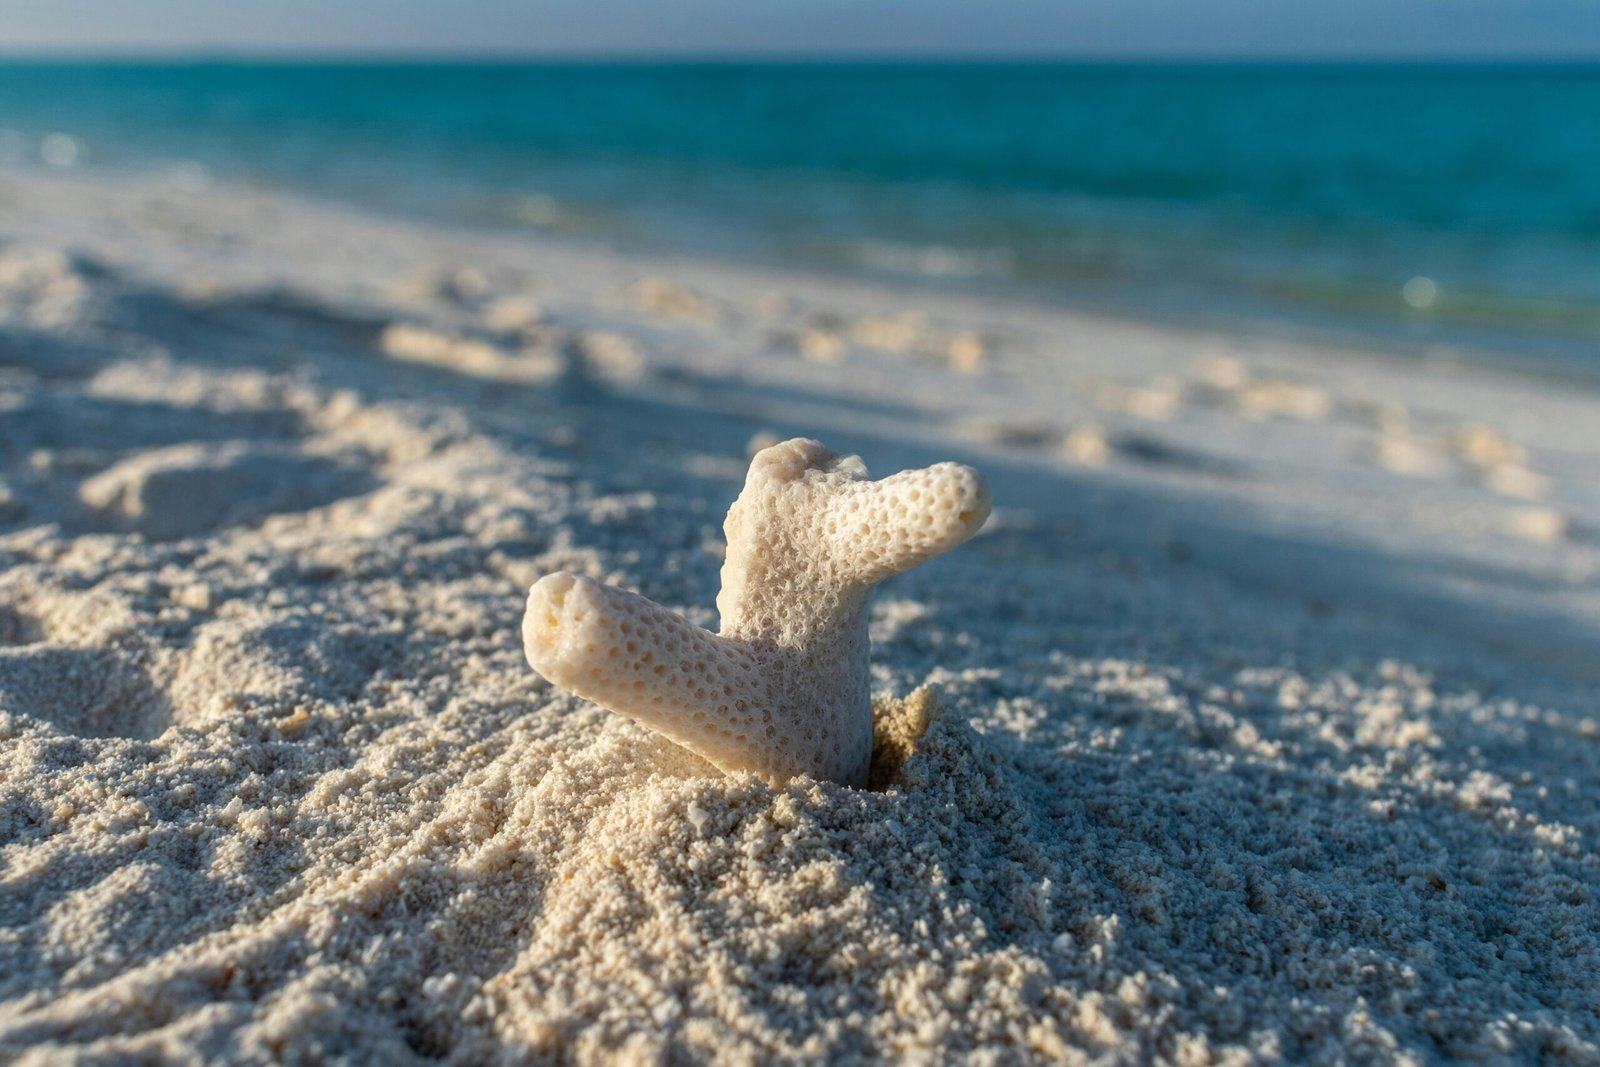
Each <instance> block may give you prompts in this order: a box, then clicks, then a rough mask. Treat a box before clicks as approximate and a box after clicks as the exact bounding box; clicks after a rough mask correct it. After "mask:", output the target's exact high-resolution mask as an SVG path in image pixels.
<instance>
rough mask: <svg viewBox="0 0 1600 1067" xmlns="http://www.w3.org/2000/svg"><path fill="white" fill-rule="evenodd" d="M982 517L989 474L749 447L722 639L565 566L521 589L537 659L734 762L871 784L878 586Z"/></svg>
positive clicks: (538, 665) (773, 772)
mask: <svg viewBox="0 0 1600 1067" xmlns="http://www.w3.org/2000/svg"><path fill="white" fill-rule="evenodd" d="M988 514H989V491H988V488H987V487H986V486H985V485H984V482H983V478H982V477H981V476H980V475H979V474H978V472H977V471H975V470H973V469H972V468H970V467H965V466H962V465H961V464H959V463H939V464H936V465H934V466H932V467H925V468H922V469H920V470H909V471H902V472H901V473H899V474H896V475H894V476H892V477H889V478H885V479H883V480H881V481H872V480H870V479H869V478H868V476H867V469H866V467H865V466H864V465H863V464H862V462H861V460H860V459H859V458H857V457H855V456H840V455H837V454H835V453H833V452H830V451H829V450H828V449H826V448H824V447H823V446H822V445H820V444H819V443H817V442H816V441H811V440H807V439H804V438H796V439H794V440H791V441H785V442H783V443H781V444H777V445H773V446H772V447H770V448H765V449H763V450H761V451H760V452H759V453H757V454H756V456H755V458H754V459H753V460H752V461H751V464H750V472H749V475H748V476H747V477H746V479H745V485H744V490H743V492H741V493H740V494H739V498H738V499H737V500H735V501H734V502H733V506H732V507H731V508H729V509H728V517H727V521H726V522H725V524H724V531H725V533H726V534H727V538H728V553H727V559H726V562H725V563H724V564H723V567H722V591H721V593H719V594H718V596H717V610H718V612H719V613H720V614H721V617H722V630H721V632H720V633H717V634H713V633H711V632H710V631H708V630H704V629H701V628H700V627H698V626H696V625H694V624H693V623H691V622H689V621H688V620H686V619H684V618H682V617H681V616H679V615H677V614H675V613H674V612H671V611H668V610H667V609H666V608H663V607H661V606H659V605H657V604H654V603H652V602H651V601H649V600H646V599H645V598H644V597H641V596H637V595H635V594H633V593H629V592H625V591H623V590H621V589H617V588H614V587H612V586H606V585H602V584H600V583H599V582H596V581H594V580H592V579H590V578H584V577H580V576H578V575H575V574H568V573H564V572H563V573H559V574H551V575H548V576H546V577H544V578H541V579H540V580H539V581H538V582H536V583H534V586H533V588H532V589H531V590H529V593H528V610H527V614H526V615H525V616H524V618H523V623H522V638H523V644H524V647H525V649H526V651H527V655H528V662H529V664H531V665H532V667H533V669H534V670H536V671H538V672H539V673H540V674H542V675H544V677H546V678H548V679H549V680H550V681H552V682H554V683H555V684H556V685H559V686H562V687H563V688H566V689H570V690H571V691H573V692H574V693H577V694H578V695H579V696H581V697H584V698H585V699H587V700H592V701H594V702H595V703H597V704H600V705H601V706H603V707H606V708H609V709H610V710H612V711H615V712H617V713H618V714H620V715H625V716H627V717H628V718H630V719H632V720H634V721H635V722H639V723H642V724H644V725H645V726H648V727H650V728H651V729H653V730H655V731H657V732H658V733H661V734H663V735H664V736H666V737H668V738H670V739H671V740H672V741H674V742H676V743H677V744H679V745H682V746H683V747H684V748H687V749H689V750H690V751H693V752H695V753H698V754H699V755H700V756H703V757H704V758H705V759H707V760H709V761H710V762H711V763H713V764H715V765H716V766H717V767H719V768H721V769H722V770H724V771H729V772H738V771H749V772H753V773H755V774H758V775H760V776H761V777H762V778H765V779H766V780H767V781H769V782H772V783H774V784H780V783H782V782H784V781H787V780H788V779H789V778H791V777H794V776H797V775H811V776H812V777H815V778H819V779H828V780H831V781H836V782H843V783H845V784H848V785H854V786H860V785H864V784H865V783H866V780H867V768H868V764H869V763H870V761H871V756H872V699H871V692H870V687H869V678H868V670H867V667H868V662H867V661H868V650H869V649H868V646H869V642H868V638H867V601H868V599H869V598H870V597H871V595H872V590H873V587H874V586H876V585H877V584H878V583H879V582H881V581H883V580H884V579H885V578H888V577H890V576H892V575H895V574H899V573H901V572H902V571H906V570H909V569H910V568H912V567H915V566H916V565H917V564H919V563H923V562H925V561H927V560H929V559H932V558H933V557H934V556H937V555H939V554H940V553H942V552H947V551H949V550H950V549H952V548H954V547H956V546H957V545H959V544H961V543H962V542H963V541H966V540H967V539H968V538H970V537H971V536H972V535H973V534H975V533H976V532H977V531H978V528H979V527H980V526H982V525H983V521H984V519H985V518H986V517H987V516H988Z"/></svg>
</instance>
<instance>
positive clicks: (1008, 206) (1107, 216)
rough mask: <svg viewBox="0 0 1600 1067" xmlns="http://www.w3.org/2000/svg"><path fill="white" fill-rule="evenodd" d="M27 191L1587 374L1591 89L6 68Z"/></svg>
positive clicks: (1218, 66) (1426, 69) (1466, 77)
mask: <svg viewBox="0 0 1600 1067" xmlns="http://www.w3.org/2000/svg"><path fill="white" fill-rule="evenodd" d="M34 167H38V168H74V169H80V170H83V171H95V172H105V171H140V172H148V171H172V172H173V173H174V174H176V175H178V176H180V177H182V178H184V180H186V181H192V182H213V181H228V182H246V183H251V184H253V185H257V186H266V187H272V188H279V189H285V190H290V191H293V192H296V193H300V194H309V195H313V196H317V197H324V198H333V199H336V200H341V201H347V202H350V203H352V204H356V205H359V206H360V207H361V208H362V209H363V210H369V211H380V212H395V213H401V214H407V215H425V216H428V217H432V218H439V219H446V220H449V221H451V222H454V223H458V224H461V225H466V226H474V227H486V228H492V229H494V230H497V231H500V232H508V233H522V234H525V235H526V237H527V239H528V240H529V241H530V242H535V241H540V240H551V239H561V240H569V241H570V240H577V241H585V242H598V243H603V244H606V245H611V246H615V247H618V248H624V249H649V250H652V251H663V250H665V251H669V252H673V253H682V254H685V255H692V256H703V257H718V258H723V259H733V260H737V261H749V262H754V263H765V264H771V263H776V264H782V265H784V266H787V267H791V268H797V269H803V270H809V271H819V272H826V273H829V274H834V275H840V276H847V277H851V276H854V277H861V278H870V279H892V280H896V281H900V282H912V283H915V284H917V285H924V286H928V287H932V288H938V289H953V290H959V291H962V292H966V293H976V294H978V295H980V296H992V297H994V298H996V299H1007V300H1026V301H1040V302H1048V303H1052V304H1061V305H1067V306H1072V307H1078V308H1084V309H1089V310H1093V311H1096V312H1103V313H1108V314H1114V315H1118V316H1136V317H1146V318H1152V319H1160V320H1163V321H1175V322H1181V323H1192V324H1196V325H1201V326H1205V327H1208V328H1209V327H1216V328H1227V329H1247V330H1250V329H1253V330H1260V331H1263V332H1266V333H1278V332H1283V331H1292V332H1295V333H1302V334H1313V335H1317V336H1326V337H1331V338H1338V339H1346V340H1357V341H1361V342H1363V343H1367V344H1373V345H1376V346H1378V347H1381V348H1384V349H1386V350H1392V351H1394V352H1396V353H1399V354H1404V353H1427V352H1433V351H1437V350H1441V349H1444V350H1465V351H1472V352H1480V353H1485V354H1490V355H1494V356H1500V357H1506V358H1510V359H1514V360H1519V361H1523V362H1524V363H1526V364H1527V365H1529V366H1546V367H1562V368H1570V369H1585V368H1587V369H1600V64H1592V63H1591V64H1582V63H1569V64H1554V63H1547V64H1537V63H1513V64H1493V65H1482V64H1471V63H1433V64H1404V63H1381V64H1371V63H1367V64H1359V63H1315V64H1306V63H1301V64H1266V63H1249V64H1239V63H1166V62H1161V63H1156V62H1137V63H1135V62H1129V63H1102V62H1093V63H1088V62H1049V63H1045V62H1037V63H1036V62H1028V63H973V62H850V63H835V62H814V63H801V62H786V63H745V62H672V63H644V62H587V63H571V62H560V63H556V62H492V63H489V62H431V61H430V62H330V61H293V62H278V61H272V62H267V61H255V60H250V61H245V60H236V61H235V60H230V61H206V62H194V61H176V60H169V61H159V62H156V61H138V62H134V61H105V60H96V61H87V60H63V59H51V60H19V59H8V60H3V61H0V172H3V170H4V169H5V168H34Z"/></svg>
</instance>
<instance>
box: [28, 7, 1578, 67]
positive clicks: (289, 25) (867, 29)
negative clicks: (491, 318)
mask: <svg viewBox="0 0 1600 1067" xmlns="http://www.w3.org/2000/svg"><path fill="white" fill-rule="evenodd" d="M0 52H4V53H12V54H15V53H21V52H79V53H82V52H93V53H102V52H117V53H127V52H135V53H149V52H157V53H174V52H181V53H195V52H220V53H237V52H247V53H272V54H283V53H308V52H310V53H339V54H409V53H434V54H438V53H449V54H459V55H480V54H486V53H501V54H504V53H512V54H526V55H534V56H590V55H593V56H601V55H621V56H626V55H657V56H696V55H704V56H770V57H781V56H807V57H811V56H862V55H900V56H919V55H922V56H929V55H935V56H951V55H954V56H990V57H1006V56H1066V57H1073V56H1081V57H1119V56H1130V57H1133V56H1149V57H1161V56H1168V57H1171V56H1200V57H1212V56H1215V57H1230V56H1231V57H1323V58H1328V57H1413V56H1416V57H1428V56H1434V57H1475V56H1483V57H1496V56H1499V57H1527V56H1560V57H1568V58H1585V59H1600V0H272V2H268V0H0Z"/></svg>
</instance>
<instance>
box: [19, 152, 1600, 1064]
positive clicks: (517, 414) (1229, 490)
mask: <svg viewBox="0 0 1600 1067" xmlns="http://www.w3.org/2000/svg"><path fill="white" fill-rule="evenodd" d="M1597 425H1600V394H1597V393H1596V392H1594V391H1593V390H1592V389H1591V388H1589V387H1586V386H1583V385H1580V384H1576V383H1573V382H1564V381H1557V380H1553V379H1541V378H1537V377H1534V376H1531V375H1527V374H1520V373H1514V372H1512V371H1509V370H1505V369H1501V368H1496V367H1492V366H1487V365H1480V364H1478V363H1476V362H1474V361H1472V360H1470V359H1465V358H1461V357H1458V356H1455V355H1453V354H1451V353H1443V352H1435V353H1423V354H1421V355H1417V354H1410V355H1395V354H1388V355H1384V354H1375V353H1363V352H1356V351H1347V350H1342V349H1339V348H1338V347H1336V346H1332V345H1327V344H1314V343H1311V342H1307V341H1300V340H1294V339H1289V338H1281V339H1279V338H1271V337H1254V338H1242V337H1233V336H1230V335H1228V334H1226V333H1223V332H1217V331H1207V330H1201V329H1195V328H1181V329H1180V328H1176V327H1166V326H1159V325H1141V324H1131V323H1122V322H1117V321H1112V320H1108V319H1098V318H1095V317H1092V316H1089V315H1084V314H1081V313H1073V312H1067V311H1057V310H1047V309H1040V308H1033V307H1026V306H1022V305H1014V304H1008V303H1004V302H1000V301H991V302H983V301H979V300H976V299H969V298H962V297H952V296H948V295H941V294H937V293H932V292H927V291H919V290H915V289H904V290H901V289H895V288H893V287H889V286H880V285H868V284H864V283H858V282H846V281H841V280H829V279H820V278H812V277H802V276H797V275H788V274H785V273H783V272H781V271H777V270H772V269H765V268H755V267H750V266H735V265H718V264H714V263H698V262H688V261H679V260H674V259H671V258H667V257H649V256H640V255H624V254H620V253H614V252H607V251H604V250H601V249H596V248H585V247H581V246H576V245H573V246H568V245H563V244H560V243H556V242H543V241H540V240H536V239H533V238H529V237H527V236H519V237H515V238H513V237H509V236H504V235H495V234H487V233H472V232H466V231H459V230H452V229H448V228H444V227H436V226H430V225H427V224H424V223H421V222H403V221H395V220H392V219H384V218H377V217H368V216H365V215H362V214H359V213H358V212H356V211H354V210H350V209H343V208H337V207H331V206H327V205H319V204H314V203H308V202H303V201H298V200H294V199H292V198H289V197H287V196H284V195H280V194H277V193H273V192H266V191H260V190H252V189H244V188H235V187H227V186H214V187H210V188H205V189H197V188H194V187H193V185H192V183H189V184H172V183H169V182H166V181H164V180H162V179H161V178H159V177H151V178H125V179H119V180H111V179H97V178H91V177H70V176H48V177H47V176H42V175H38V174H31V173H21V172H12V173H7V174H5V175H4V176H3V177H0V462H3V467H0V1055H3V1056H4V1057H5V1058H7V1059H10V1060H11V1061H13V1062H16V1063H20V1064H30V1065H37V1064H51V1063H59V1062H74V1063H80V1062H81V1063H123V1062H149V1061H153V1060H161V1061H173V1062H184V1061H195V1062H198V1061H202V1060H209V1061H219V1060H221V1061H229V1062H285V1061H287V1062H349V1063H394V1064H403V1063H413V1062H428V1061H433V1060H440V1059H443V1060H450V1061H453V1062H459V1063H492V1062H513V1063H514V1062H545V1061H563V1062H569V1061H570V1062H577V1063H614V1062H650V1063H654V1062H667V1061H670V1062H679V1061H697V1060H709V1061H715V1062H721V1063H734V1064H737V1063H752V1064H753V1063H766V1062H779V1061H805V1062H812V1061H815V1060H818V1059H821V1058H825V1057H826V1058H837V1059H841V1060H855V1059H876V1058H883V1059H892V1060H895V1061H897V1062H908V1063H942V1062H949V1061H952V1060H966V1061H970V1062H976V1063H1008V1062H1015V1061H1018V1060H1022V1059H1038V1060H1059V1061H1062V1062H1146V1061H1151V1060H1158V1061H1164V1062H1174V1063H1182V1064H1204V1063H1211V1062H1222V1063H1243V1062H1252V1061H1255V1060H1287V1061H1294V1062H1342V1061H1361V1062H1430V1061H1437V1060H1441V1059H1447V1058H1457V1057H1465V1058H1477V1059H1481V1060H1488V1061H1499V1060H1504V1059H1520V1060H1535V1059H1538V1060H1544V1061H1548V1062H1572V1063H1589V1064H1593V1063H1600V1014H1597V1009H1596V1001H1595V996H1596V993H1595V991H1596V990H1597V989H1600V853H1597V851H1596V841H1597V839H1600V784H1597V781H1596V774H1597V771H1596V768H1597V767H1600V433H1597V432H1596V426H1597ZM796 435H804V436H810V437H816V438H819V439H821V440H822V441H824V442H825V443H827V444H828V445H829V446H830V447H833V448H835V449H837V450H845V451H853V452H859V453H860V454H861V455H862V457H863V458H864V459H865V460H866V462H867V464H868V465H869V466H870V467H871V468H872V470H873V472H874V473H875V474H878V475H882V474H887V473H890V472H892V471H894V470H898V469H900V468H903V467H907V466H912V465H921V464H924V463H928V462H934V461H938V460H944V459H954V460H960V461H962V462H966V463H970V464H972V465H974V466H976V467H978V468H979V469H981V470H982V471H984V473H985V474H986V475H987V477H988V479H989V483H990V486H991V488H992V490H993V494H994V500H995V512H994V515H993V517H992V518H991V520H990V522H989V525H988V526H987V527H986V528H985V530H984V531H983V532H982V533H980V534H979V536H978V537H977V538H976V539H975V540H973V541H972V542H971V543H970V544H967V545H966V546H964V547H962V548H960V549H959V550H957V551H955V552H953V553H952V554H950V555H949V556H947V557H944V558H942V559H939V560H937V561H935V562H933V563H931V564H929V565H927V566H925V567H921V568H919V569H917V570H915V571H912V572H911V573H909V574H907V575H904V576H902V577H900V578H897V579H894V580H893V581H891V582H890V583H888V584H887V585H886V586H885V588H884V589H883V590H882V591H881V592H880V594H879V598H878V601H877V603H876V606H875V609H874V612H873V617H872V632H873V638H874V663H873V672H874V677H873V684H874V690H875V691H876V692H877V693H878V694H879V696H880V699H881V701H882V709H881V710H882V712H883V722H882V723H881V726H882V730H881V732H882V734H883V735H884V736H883V739H882V744H881V746H880V747H881V751H880V752H879V767H878V772H879V773H878V775H877V777H878V782H877V785H878V786H879V788H877V789H873V790H853V789H849V788H845V787H842V786H837V785H832V784H826V783H817V782H813V781H809V780H799V781H795V782H793V783H791V784H790V785H789V786H788V787H787V788H784V789H782V790H774V789H772V788H769V787H768V786H767V785H764V784H763V783H761V782H760V781H759V780H756V779H754V778H751V777H726V776H722V775H720V774H718V773H717V772H715V771H714V770H712V769H710V768H709V767H708V766H707V765H706V764H703V763H701V762H699V761H698V760H697V759H696V758H695V757H692V756H689V755H688V754H686V753H684V752H682V751H681V750H677V749H674V748H672V747H671V746H669V745H667V744H666V743H665V742H662V741H659V740H657V739H656V738H655V737H654V736H653V735H651V734H650V733H649V732H647V731H645V730H643V729H641V728H640V727H638V726H635V725H633V724H631V723H629V722H626V721H624V720H622V719H621V718H619V717H617V716H614V715H611V714H609V713H606V712H604V711H601V710H600V709H598V708H596V707H594V706H592V705H589V704H586V703H584V702H583V701H581V700H578V699H576V698H573V697H570V696H568V695H565V694H563V693H561V692H558V691H555V690H553V689H552V688H551V687H550V686H549V685H547V684H546V683H545V682H544V681H542V680H541V679H540V678H538V677H537V676H536V675H534V674H533V673H532V672H531V671H530V670H529V669H528V667H527V665H526V663H525V661H524V658H523V652H522V649H521V647H520V643H519V636H518V625H519V620H520V616H521V611H522V606H523V597H524V595H525V591H526V589H527V587H528V586H529V584H530V583H532V582H533V581H534V580H536V579H537V578H539V577H540V576H542V575H544V574H547V573H549V572H551V571H555V570H562V569H565V570H572V571H576V572H579V573H583V574H587V575H591V576H593V577H596V578H601V579H604V580H606V581H610V582H615V583H619V584H622V585H624V586H627V587H629V588H632V589H635V590H637V591H639V592H641V593H643V594H645V595H647V596H649V597H651V598H652V599H654V600H656V601H658V602H660V603H663V604H666V605H669V606H671V607H673V608H674V609H676V610H679V611H682V612H683V613H685V614H686V615H687V616H689V617H690V618H691V619H693V620H694V621H696V622H698V623H700V624H703V625H707V626H711V627H714V626H715V624H716V620H715V615H714V612H713V610H712V604H713V601H714V598H715V594H716V587H717V571H718V567H719V566H720V562H721V557H720V552H721V548H722V543H721V529H720V526H721V520H722V516H723V513H724V511H725V509H726V507H727V505H728V503H729V502H730V501H731V500H732V499H733V497H734V495H735V494H736V493H737V491H738V487H739V485H740V483H741V481H742V478H743V474H744V468H745V464H746V462H747V458H748V456H749V454H750V452H751V451H752V450H753V449H754V448H755V447H758V446H759V445H760V444H762V443H764V442H771V441H774V440H777V439H781V438H784V437H789V436H796ZM922 687H928V688H922ZM908 694H914V695H913V696H911V698H910V699H909V700H904V701H901V700H900V699H899V698H904V697H906V696H907V695H908ZM918 729H922V730H923V732H922V733H921V735H920V736H917V732H918Z"/></svg>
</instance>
